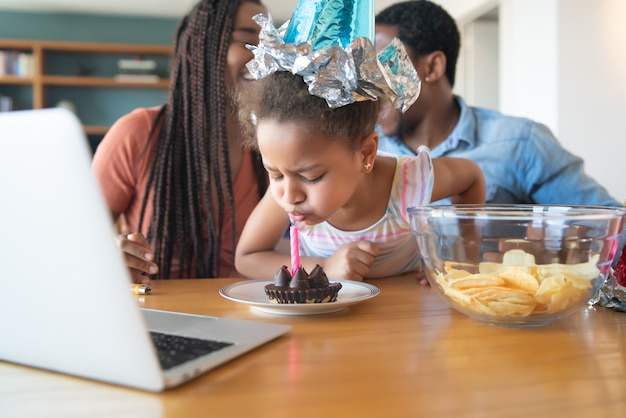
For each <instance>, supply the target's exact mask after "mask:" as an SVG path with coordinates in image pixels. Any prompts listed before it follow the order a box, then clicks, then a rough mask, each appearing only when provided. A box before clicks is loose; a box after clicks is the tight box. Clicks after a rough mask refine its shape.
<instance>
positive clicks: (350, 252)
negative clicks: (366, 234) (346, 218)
mask: <svg viewBox="0 0 626 418" xmlns="http://www.w3.org/2000/svg"><path fill="white" fill-rule="evenodd" d="M377 256H378V246H376V245H375V244H373V243H371V242H369V241H358V242H351V243H350V244H346V245H344V246H343V247H341V248H340V249H339V251H337V252H336V253H335V254H333V255H332V256H330V257H328V258H327V259H325V260H324V265H323V266H322V267H324V271H325V272H326V275H327V276H328V277H330V278H333V279H339V280H355V281H363V278H364V277H365V276H367V273H369V271H370V268H371V267H372V264H374V260H375V259H376V257H377Z"/></svg>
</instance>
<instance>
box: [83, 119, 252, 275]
mask: <svg viewBox="0 0 626 418" xmlns="http://www.w3.org/2000/svg"><path fill="white" fill-rule="evenodd" d="M158 111H159V107H152V108H140V109H136V110H134V111H132V112H131V113H129V114H127V115H125V116H123V117H122V118H120V119H119V120H118V121H117V122H116V123H115V124H114V125H113V126H112V127H111V129H109V132H108V133H107V134H106V136H105V137H104V139H103V140H102V142H101V143H100V145H98V148H97V150H96V153H95V155H94V159H93V166H92V168H93V171H94V173H95V175H96V177H97V178H98V179H99V181H100V185H101V187H102V191H103V193H104V197H105V200H106V202H107V205H108V206H109V209H111V211H112V212H114V213H120V214H122V213H123V214H124V215H125V217H126V222H127V224H128V228H129V231H130V232H136V231H138V227H139V217H140V214H141V205H142V202H143V199H144V196H145V194H146V184H147V182H148V177H149V175H150V164H151V161H152V158H151V157H152V152H153V149H154V145H153V144H154V143H155V142H156V141H153V142H152V143H151V145H150V147H149V148H148V149H147V150H146V148H145V147H146V144H147V141H148V134H149V132H150V128H151V127H152V124H153V122H154V120H155V118H156V116H157V113H158ZM160 129H161V128H160V126H159V127H158V129H157V133H156V135H158V130H160ZM233 189H234V190H233V194H234V196H233V197H234V201H235V233H236V234H237V237H236V242H237V241H238V240H239V236H240V235H241V231H242V230H243V227H244V224H245V222H246V220H247V219H248V216H249V215H250V212H252V209H254V207H255V206H256V204H257V203H258V201H259V194H258V184H257V180H256V178H255V174H254V169H253V167H252V155H251V153H250V151H246V152H244V157H243V161H242V164H241V168H240V170H239V172H238V173H237V175H236V177H235V182H234V184H233ZM152 210H153V205H152V200H149V201H148V203H147V207H146V218H145V219H148V220H149V219H151V216H152ZM224 216H225V220H224V224H225V225H229V224H230V213H228V212H227V213H225V214H224ZM148 224H149V222H145V221H144V225H143V228H142V231H140V232H142V233H143V234H144V235H146V234H147V231H148ZM231 237H232V235H231V231H230V229H229V228H226V230H225V231H224V235H223V236H222V254H221V256H220V260H221V263H220V276H221V277H238V276H239V277H240V276H241V275H240V274H239V273H238V272H237V271H236V270H235V267H234V265H233V262H234V254H233V249H232V248H231ZM178 272H179V264H178V260H172V271H171V276H172V277H178Z"/></svg>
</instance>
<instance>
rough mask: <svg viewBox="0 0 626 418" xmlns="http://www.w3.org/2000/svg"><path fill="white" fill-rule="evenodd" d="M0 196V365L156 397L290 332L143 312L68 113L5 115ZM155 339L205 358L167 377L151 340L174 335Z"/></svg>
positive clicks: (0, 123) (173, 365)
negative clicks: (179, 342) (178, 340)
mask: <svg viewBox="0 0 626 418" xmlns="http://www.w3.org/2000/svg"><path fill="white" fill-rule="evenodd" d="M0 196H1V203H0V360H2V361H7V362H11V363H17V364H21V365H27V366H32V367H36V368H41V369H46V370H51V371H55V372H60V373H65V374H70V375H75V376H80V377H84V378H89V379H93V380H98V381H104V382H109V383H113V384H118V385H123V386H129V387H134V388H138V389H143V390H147V391H154V392H159V391H163V390H165V389H167V388H171V387H174V386H177V385H180V384H182V383H184V382H186V381H188V380H190V379H192V378H194V377H196V376H198V375H200V374H202V373H205V372H207V371H209V370H211V369H212V368H215V367H216V366H218V365H221V364H223V363H225V362H226V361H229V360H231V359H233V358H235V357H237V356H240V355H241V354H243V353H245V352H248V351H250V350H252V349H254V348H256V347H258V346H260V345H262V344H264V343H266V342H268V341H270V340H272V339H274V338H277V337H279V336H280V335H283V334H284V333H286V332H288V331H289V329H290V327H289V326H286V325H279V324H270V323H264V322H261V321H247V320H239V319H229V318H218V317H208V316H200V315H189V314H184V313H176V312H166V311H155V310H146V309H141V308H139V307H138V305H137V301H136V296H135V295H133V293H132V292H131V291H130V286H131V279H130V274H129V272H128V270H127V268H126V265H125V264H124V261H123V256H122V254H121V252H120V250H119V249H118V247H117V245H116V244H115V239H114V232H113V224H112V219H111V216H110V214H109V211H108V209H107V207H106V205H105V202H104V198H103V196H102V194H101V191H100V187H99V184H98V182H97V180H96V178H95V176H94V175H93V174H92V171H91V151H90V148H89V145H88V142H87V139H86V137H85V135H84V133H83V130H82V127H81V124H80V122H79V120H78V119H77V117H76V116H74V114H73V113H71V112H70V111H68V110H65V109H61V108H55V109H42V110H25V111H14V112H6V113H0ZM146 297H154V295H151V296H146ZM217 297H219V295H217V294H216V295H211V294H207V295H206V298H207V302H209V301H210V300H211V298H217ZM162 334H170V335H175V336H178V337H181V336H182V337H187V338H188V341H186V342H185V344H186V345H187V344H190V345H191V346H192V347H194V348H193V351H200V352H202V353H206V354H203V355H202V356H200V357H198V358H194V359H189V360H188V361H186V362H184V363H182V364H177V362H178V360H173V362H167V363H166V364H165V367H167V368H166V369H165V370H164V369H163V367H162V365H161V363H162V362H164V363H165V362H166V360H164V359H163V358H162V357H161V358H160V357H159V356H158V355H157V352H156V349H155V345H154V338H155V337H154V336H155V335H161V338H165V339H166V340H167V339H171V338H172V337H167V336H166V337H163V336H162ZM189 339H191V340H189ZM198 340H201V341H198ZM204 340H211V341H217V342H218V343H217V346H218V347H217V349H215V351H211V350H213V349H214V348H215V347H213V345H215V344H213V345H211V344H209V347H207V346H206V344H208V343H205V342H204Z"/></svg>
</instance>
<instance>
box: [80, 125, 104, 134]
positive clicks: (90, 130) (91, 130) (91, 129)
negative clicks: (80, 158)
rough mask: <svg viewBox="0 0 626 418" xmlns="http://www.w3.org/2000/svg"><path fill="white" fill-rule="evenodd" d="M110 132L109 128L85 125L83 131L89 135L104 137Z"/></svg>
mask: <svg viewBox="0 0 626 418" xmlns="http://www.w3.org/2000/svg"><path fill="white" fill-rule="evenodd" d="M108 130H109V127H108V126H100V125H84V126H83V131H85V134H87V135H104V134H106V133H107V131H108Z"/></svg>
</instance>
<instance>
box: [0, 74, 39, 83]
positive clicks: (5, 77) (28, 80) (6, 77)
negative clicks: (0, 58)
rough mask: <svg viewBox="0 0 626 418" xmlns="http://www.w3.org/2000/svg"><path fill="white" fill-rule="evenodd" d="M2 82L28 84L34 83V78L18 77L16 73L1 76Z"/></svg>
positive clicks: (0, 81) (0, 80)
mask: <svg viewBox="0 0 626 418" xmlns="http://www.w3.org/2000/svg"><path fill="white" fill-rule="evenodd" d="M0 84H12V85H28V84H33V78H32V77H18V76H15V75H3V76H0Z"/></svg>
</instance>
